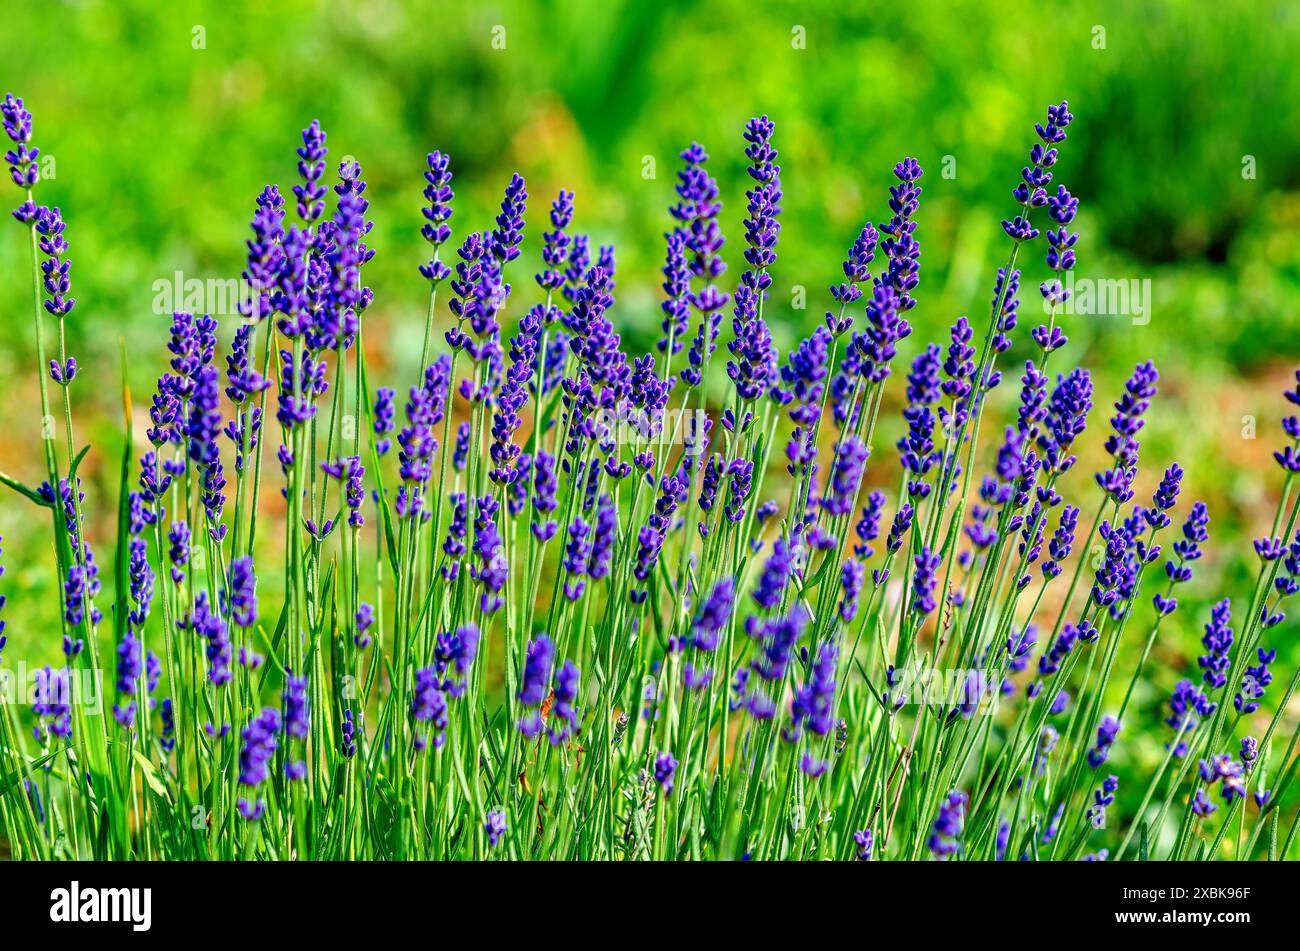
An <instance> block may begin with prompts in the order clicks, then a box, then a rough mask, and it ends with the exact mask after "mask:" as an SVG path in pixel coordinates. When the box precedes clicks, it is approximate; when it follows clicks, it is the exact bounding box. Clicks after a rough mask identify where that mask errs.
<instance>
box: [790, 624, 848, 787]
mask: <svg viewBox="0 0 1300 951" xmlns="http://www.w3.org/2000/svg"><path fill="white" fill-rule="evenodd" d="M838 660H839V648H838V647H836V646H835V642H834V641H826V642H824V643H823V644H822V645H821V647H819V648H818V649H817V656H816V659H815V660H814V661H813V664H812V666H811V668H810V669H809V673H808V680H807V681H806V682H805V683H804V685H803V686H802V687H800V688H799V689H798V690H797V691H795V695H794V697H793V698H792V699H791V701H790V720H791V723H790V728H789V730H787V731H786V732H785V738H786V739H787V740H789V741H790V742H794V741H796V740H798V739H799V737H800V736H802V735H803V731H804V729H805V728H807V729H809V730H811V731H812V732H813V733H814V734H816V735H817V736H825V735H826V734H827V733H829V732H830V731H831V727H832V726H834V724H835V716H834V701H835V665H836V662H837V661H838ZM805 772H807V770H805Z"/></svg>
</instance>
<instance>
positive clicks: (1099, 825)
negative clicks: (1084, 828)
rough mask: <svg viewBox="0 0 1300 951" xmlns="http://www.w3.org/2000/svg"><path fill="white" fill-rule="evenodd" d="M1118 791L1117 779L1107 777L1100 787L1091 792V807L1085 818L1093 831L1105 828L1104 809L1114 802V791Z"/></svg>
mask: <svg viewBox="0 0 1300 951" xmlns="http://www.w3.org/2000/svg"><path fill="white" fill-rule="evenodd" d="M1117 789H1119V777H1118V776H1107V777H1106V778H1105V779H1104V780H1102V783H1101V787H1100V788H1099V789H1094V790H1093V792H1092V805H1091V806H1089V807H1088V811H1087V818H1088V822H1089V824H1091V825H1092V827H1093V828H1094V829H1104V828H1106V807H1107V806H1109V805H1110V804H1111V803H1113V802H1114V801H1115V790H1117Z"/></svg>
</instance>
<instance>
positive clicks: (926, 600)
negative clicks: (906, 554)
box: [912, 546, 943, 618]
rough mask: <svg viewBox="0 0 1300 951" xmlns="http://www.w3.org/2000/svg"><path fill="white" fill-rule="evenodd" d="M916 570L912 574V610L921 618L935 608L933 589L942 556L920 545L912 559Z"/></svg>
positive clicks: (936, 584) (935, 585)
mask: <svg viewBox="0 0 1300 951" xmlns="http://www.w3.org/2000/svg"><path fill="white" fill-rule="evenodd" d="M914 561H915V565H916V570H915V572H914V574H913V575H912V611H913V612H914V613H916V614H918V615H920V616H921V617H922V618H924V617H925V616H926V615H928V614H929V613H930V612H931V611H933V610H934V609H935V606H936V603H935V600H934V589H935V588H936V587H937V586H938V584H939V577H938V574H937V571H938V569H939V565H940V564H941V563H942V562H943V556H942V555H940V554H939V553H938V552H933V553H932V552H931V551H930V548H929V546H922V548H921V550H920V551H919V552H918V553H917V555H916V558H915V559H914Z"/></svg>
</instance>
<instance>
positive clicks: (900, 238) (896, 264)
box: [876, 157, 924, 336]
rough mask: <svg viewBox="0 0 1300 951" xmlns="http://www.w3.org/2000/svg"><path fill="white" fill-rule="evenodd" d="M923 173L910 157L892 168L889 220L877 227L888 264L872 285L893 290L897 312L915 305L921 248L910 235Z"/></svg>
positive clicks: (914, 229)
mask: <svg viewBox="0 0 1300 951" xmlns="http://www.w3.org/2000/svg"><path fill="white" fill-rule="evenodd" d="M923 174H924V173H923V172H922V170H921V166H920V165H919V164H918V163H917V161H916V159H914V158H911V157H908V158H905V159H903V161H901V162H899V163H898V164H897V165H895V166H894V177H895V178H897V179H898V184H897V185H891V186H890V187H889V210H890V211H891V212H893V217H891V218H890V219H889V221H887V222H886V223H885V224H883V225H881V226H880V233H881V234H883V235H884V236H885V237H884V238H883V239H882V240H881V242H880V249H881V250H882V251H883V252H884V253H885V257H886V258H887V259H888V265H887V270H886V271H885V273H883V274H881V275H880V276H879V277H877V278H876V286H877V287H878V288H879V287H883V286H888V287H890V288H892V289H893V291H894V293H895V294H896V295H897V299H898V309H899V310H911V309H912V308H913V307H915V306H916V299H915V298H914V297H912V296H911V292H912V291H913V290H915V289H916V285H917V283H918V282H919V281H920V270H921V246H920V244H919V243H918V242H917V240H916V237H915V236H914V233H915V231H916V221H915V220H913V219H914V217H915V215H916V211H917V209H918V208H919V207H920V203H921V186H920V185H918V184H916V183H917V181H919V180H920V178H921V176H922V175H923ZM904 336H905V335H904Z"/></svg>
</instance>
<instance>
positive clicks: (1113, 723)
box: [1088, 714, 1120, 769]
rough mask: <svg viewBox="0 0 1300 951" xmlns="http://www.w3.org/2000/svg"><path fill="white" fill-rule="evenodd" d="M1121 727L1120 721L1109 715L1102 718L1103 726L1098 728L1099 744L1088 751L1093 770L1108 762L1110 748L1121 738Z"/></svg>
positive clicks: (1089, 762)
mask: <svg viewBox="0 0 1300 951" xmlns="http://www.w3.org/2000/svg"><path fill="white" fill-rule="evenodd" d="M1119 727H1120V723H1119V721H1118V720H1116V719H1115V718H1114V717H1112V716H1110V715H1109V714H1107V715H1106V716H1104V717H1102V718H1101V724H1100V725H1099V726H1098V727H1097V742H1096V743H1095V744H1094V745H1093V747H1092V749H1090V750H1088V765H1089V766H1091V767H1092V768H1093V769H1096V768H1097V767H1099V766H1101V764H1102V763H1104V762H1106V758H1107V757H1108V756H1109V755H1110V748H1111V746H1113V745H1114V743H1115V738H1116V737H1117V736H1119Z"/></svg>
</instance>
